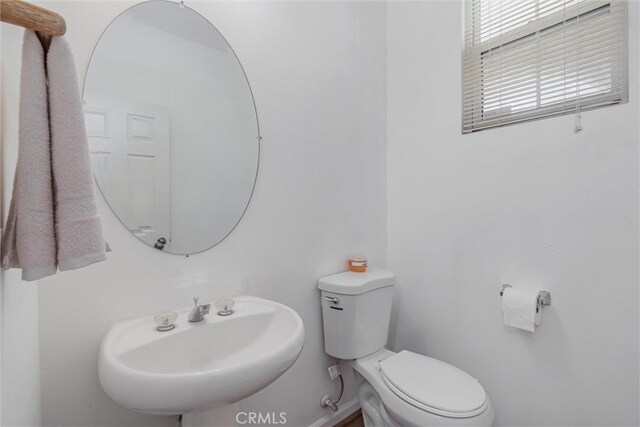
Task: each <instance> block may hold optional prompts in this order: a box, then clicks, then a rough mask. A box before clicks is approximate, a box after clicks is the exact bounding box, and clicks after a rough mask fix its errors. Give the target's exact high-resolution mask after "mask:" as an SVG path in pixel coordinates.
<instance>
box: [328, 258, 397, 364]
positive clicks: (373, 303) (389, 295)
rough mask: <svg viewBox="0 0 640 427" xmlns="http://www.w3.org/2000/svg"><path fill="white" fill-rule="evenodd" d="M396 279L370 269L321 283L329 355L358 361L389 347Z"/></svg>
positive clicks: (341, 275) (336, 276)
mask: <svg viewBox="0 0 640 427" xmlns="http://www.w3.org/2000/svg"><path fill="white" fill-rule="evenodd" d="M395 279H396V278H395V275H394V274H393V273H392V272H390V271H387V270H383V269H379V268H370V269H368V270H367V271H366V272H364V273H355V272H352V271H347V272H344V273H339V274H334V275H332V276H327V277H323V278H322V279H319V280H318V289H320V291H321V292H320V299H321V301H320V303H321V305H322V321H323V324H324V350H325V352H326V353H327V354H329V355H330V356H333V357H336V358H338V359H343V360H351V359H358V358H360V357H363V356H366V355H368V354H371V353H374V352H376V351H378V350H380V349H382V348H384V346H385V345H387V337H388V334H389V321H390V318H391V303H392V300H393V285H394V284H395Z"/></svg>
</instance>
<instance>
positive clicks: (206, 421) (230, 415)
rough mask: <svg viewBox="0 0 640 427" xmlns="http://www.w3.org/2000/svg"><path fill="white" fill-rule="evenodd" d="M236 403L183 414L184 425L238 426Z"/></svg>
mask: <svg viewBox="0 0 640 427" xmlns="http://www.w3.org/2000/svg"><path fill="white" fill-rule="evenodd" d="M237 413H238V408H237V406H236V404H231V405H225V406H221V407H220V408H216V409H212V410H210V411H200V412H190V413H188V414H183V415H182V427H211V426H225V427H236V426H237V425H238V422H237V421H236V414H237Z"/></svg>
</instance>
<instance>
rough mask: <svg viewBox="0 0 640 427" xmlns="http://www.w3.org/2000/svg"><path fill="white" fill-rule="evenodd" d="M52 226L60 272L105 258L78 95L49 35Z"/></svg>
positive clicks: (62, 44) (68, 61)
mask: <svg viewBox="0 0 640 427" xmlns="http://www.w3.org/2000/svg"><path fill="white" fill-rule="evenodd" d="M47 74H48V78H49V112H50V125H51V155H52V165H53V182H54V200H55V230H56V243H57V249H58V268H59V269H60V271H64V270H71V269H75V268H80V267H84V266H86V265H89V264H93V263H94V262H98V261H103V260H105V259H106V257H107V255H106V250H107V246H106V244H105V241H104V237H103V234H102V225H101V223H100V217H99V216H98V210H97V206H96V200H95V191H94V180H93V174H92V172H91V160H90V157H89V146H88V143H87V133H86V130H85V125H84V112H83V110H82V98H81V96H80V89H79V87H78V78H77V75H76V68H75V64H74V61H73V54H72V53H71V48H70V47H69V44H68V43H67V41H66V40H65V39H64V38H62V37H53V39H52V40H51V45H50V46H49V52H48V54H47Z"/></svg>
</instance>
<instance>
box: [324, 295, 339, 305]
mask: <svg viewBox="0 0 640 427" xmlns="http://www.w3.org/2000/svg"><path fill="white" fill-rule="evenodd" d="M324 299H326V300H327V301H329V302H330V303H332V304H340V300H339V299H338V298H336V297H327V296H325V297H324Z"/></svg>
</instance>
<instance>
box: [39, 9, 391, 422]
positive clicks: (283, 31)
mask: <svg viewBox="0 0 640 427" xmlns="http://www.w3.org/2000/svg"><path fill="white" fill-rule="evenodd" d="M127 5H128V4H127V3H123V2H104V1H99V2H46V6H47V7H49V8H50V9H53V10H56V11H58V12H60V13H61V14H62V15H63V16H64V17H65V19H66V20H67V24H68V34H67V39H68V40H69V42H70V44H71V47H72V49H73V51H74V54H75V57H76V65H77V68H78V71H79V73H80V76H81V78H83V77H84V71H85V68H86V66H87V63H88V60H89V56H90V54H91V51H92V49H93V46H94V45H95V43H96V41H97V40H98V37H99V36H100V34H101V31H102V30H103V29H104V28H105V27H106V25H107V24H108V23H109V22H110V20H111V19H113V18H114V17H115V16H116V15H117V14H118V13H119V12H121V11H122V10H124V9H125V8H126V7H127ZM189 5H190V6H191V7H193V8H194V9H196V10H197V11H198V12H200V13H202V14H203V15H204V16H206V17H207V18H208V19H209V20H211V22H212V23H213V24H214V25H216V26H217V27H218V29H219V30H220V31H221V32H222V34H224V36H225V37H226V38H227V39H228V40H229V42H230V44H231V46H232V47H233V48H234V50H235V52H236V53H237V55H238V57H239V58H240V61H241V62H242V64H243V66H244V68H245V70H246V72H247V75H248V77H249V80H250V82H251V85H252V88H253V90H254V94H255V98H256V102H257V107H258V114H259V118H260V125H261V131H262V132H261V133H262V136H263V138H264V139H263V145H262V152H261V158H260V171H259V174H258V182H257V186H256V189H255V193H254V196H253V200H252V201H251V204H250V205H249V209H248V211H247V213H246V214H245V217H244V219H243V220H242V222H241V223H240V225H239V226H238V228H237V229H236V230H235V231H234V232H233V233H232V234H231V235H230V236H229V237H228V238H227V239H226V240H225V241H224V242H222V244H220V245H218V246H217V247H215V248H213V249H211V250H209V251H207V252H205V253H203V254H199V255H194V256H191V257H189V258H185V257H179V256H172V255H167V254H164V253H161V252H158V251H154V250H152V249H150V248H148V247H147V246H146V245H144V244H143V243H141V242H139V241H138V240H137V239H136V238H135V237H133V236H131V235H129V233H128V232H127V231H126V230H125V229H124V227H122V225H121V224H120V223H119V222H118V220H117V219H116V218H115V217H114V216H113V214H112V213H111V212H110V210H109V209H108V207H107V206H106V205H105V204H104V202H103V201H101V202H100V206H99V208H100V211H101V213H102V215H103V220H104V226H105V229H106V237H107V239H108V240H109V243H110V244H111V246H112V247H113V253H111V254H110V255H109V260H108V261H106V262H103V263H99V264H96V265H94V266H91V267H89V268H85V269H82V270H78V271H72V272H65V273H62V274H59V275H57V276H55V277H52V278H47V279H44V280H42V281H41V283H40V331H41V333H40V345H41V362H42V397H43V400H42V409H43V424H45V425H47V426H56V425H58V426H61V425H65V426H80V425H82V426H96V425H112V426H113V425H117V426H133V425H135V426H143V425H154V426H157V425H173V424H172V423H173V422H175V419H166V420H163V419H162V418H160V417H155V416H146V415H142V414H136V413H133V412H130V411H128V410H126V409H124V408H121V407H119V406H118V405H116V404H115V403H113V402H112V401H111V400H110V399H109V398H108V397H107V396H106V395H105V394H104V392H103V391H102V390H101V388H100V385H99V383H98V376H97V366H96V364H97V350H98V345H99V342H100V339H101V337H102V336H103V334H104V333H105V332H106V331H107V329H108V327H109V325H110V323H112V322H114V321H116V320H118V319H123V318H128V317H133V316H139V315H144V314H149V313H154V312H157V311H160V310H162V309H165V308H174V307H181V306H187V305H189V304H190V303H191V298H192V297H193V296H196V295H198V296H200V297H201V299H202V300H208V299H210V298H213V297H217V296H221V295H223V294H224V293H226V292H231V291H235V290H238V289H243V290H245V291H247V292H249V293H251V294H254V295H257V296H262V297H266V298H270V299H273V300H276V301H279V302H282V303H284V304H287V305H289V306H291V307H292V308H294V309H295V310H297V311H298V313H300V315H301V316H302V318H303V321H304V324H305V327H306V332H307V336H306V342H305V347H304V350H303V352H302V354H301V355H300V358H299V359H298V361H297V362H296V364H295V365H294V366H293V368H292V369H291V370H290V371H289V372H287V373H286V374H285V375H284V376H283V377H281V378H280V379H278V380H277V381H276V382H275V383H273V384H272V385H270V386H269V387H268V388H267V389H265V390H264V391H262V392H260V393H259V394H257V395H255V396H254V397H252V398H250V399H247V400H246V401H244V402H243V403H242V404H241V408H243V409H244V410H260V409H262V410H266V411H269V412H272V411H276V412H279V411H286V412H287V414H288V416H287V419H288V421H289V424H290V425H308V424H310V423H312V422H314V421H315V420H317V419H319V418H320V417H322V416H323V415H325V414H326V413H327V412H326V410H323V409H321V408H320V407H319V401H320V397H321V396H322V394H323V393H325V392H332V393H335V387H336V385H335V383H331V382H330V381H329V379H328V375H327V371H326V366H328V361H329V360H328V358H327V356H326V355H325V353H324V350H323V342H322V332H321V315H320V305H319V303H318V302H319V300H318V298H319V294H318V292H317V290H316V279H317V278H318V277H321V276H323V275H326V274H329V273H333V272H337V271H341V270H343V269H344V268H345V263H344V262H345V258H346V256H347V254H349V253H351V252H353V251H361V250H362V251H365V252H366V253H367V254H368V255H369V258H370V259H371V262H372V264H376V265H384V263H385V260H386V248H385V227H386V218H385V215H386V213H385V208H384V206H385V193H386V191H385V185H386V183H385V178H384V177H385V174H386V172H385V138H386V127H385V121H386V110H385V99H384V98H385V84H386V78H385V37H386V35H385V25H386V24H385V6H384V4H382V3H360V2H344V3H312V2H302V3H242V2H238V3H230V2H221V3H213V2H206V3H199V2H191V3H190V4H189ZM196 279H197V280H196ZM193 281H195V283H190V282H193ZM353 396H354V394H353V391H352V390H351V389H350V390H349V392H348V393H347V395H346V396H345V397H346V399H347V400H348V399H349V398H351V397H353Z"/></svg>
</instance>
